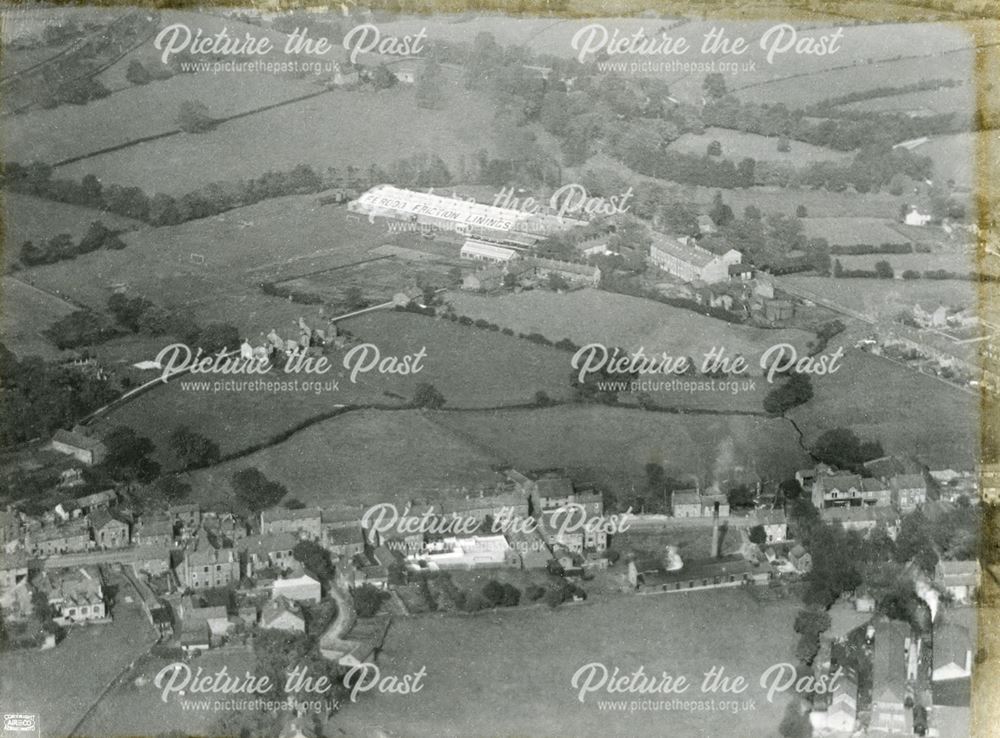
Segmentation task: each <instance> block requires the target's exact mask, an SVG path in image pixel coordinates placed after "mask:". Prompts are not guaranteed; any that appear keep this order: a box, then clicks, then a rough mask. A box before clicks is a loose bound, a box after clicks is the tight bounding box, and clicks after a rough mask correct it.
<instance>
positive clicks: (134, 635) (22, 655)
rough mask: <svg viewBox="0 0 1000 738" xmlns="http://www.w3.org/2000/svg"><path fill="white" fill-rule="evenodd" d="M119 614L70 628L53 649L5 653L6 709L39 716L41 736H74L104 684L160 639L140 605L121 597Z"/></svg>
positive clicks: (1, 662)
mask: <svg viewBox="0 0 1000 738" xmlns="http://www.w3.org/2000/svg"><path fill="white" fill-rule="evenodd" d="M114 618H115V619H114V622H112V623H111V624H109V625H93V626H84V627H81V628H71V629H70V631H69V634H68V635H67V636H66V638H65V640H64V641H63V642H62V643H60V644H59V645H57V646H56V647H55V648H53V649H51V650H49V651H41V652H39V651H34V650H32V651H9V652H7V653H0V694H2V695H3V708H4V711H5V712H27V713H33V714H35V715H37V716H38V719H39V723H40V727H41V734H42V735H46V736H66V735H70V734H71V733H72V731H73V728H74V727H75V726H76V724H77V723H78V722H79V721H80V720H81V719H82V718H83V717H84V715H85V713H86V712H87V710H88V709H89V708H90V706H91V705H92V704H93V703H94V702H95V701H96V700H97V698H98V697H99V696H100V694H101V692H102V691H103V690H104V688H105V687H106V686H108V684H109V683H110V682H111V681H112V680H113V679H114V678H116V677H117V676H118V674H119V673H120V672H121V671H122V670H123V669H125V668H126V667H127V666H128V665H129V664H130V663H132V661H133V660H134V659H136V658H137V657H138V656H140V655H141V654H143V653H145V651H146V650H147V649H148V648H149V647H150V646H151V645H152V643H153V642H154V641H155V638H154V637H152V627H151V626H150V624H149V621H148V620H146V616H145V615H144V614H143V612H142V610H141V608H140V607H139V605H138V604H135V603H126V602H119V603H118V604H117V605H116V606H115V609H114ZM98 654H99V657H98ZM136 715H137V716H141V713H138V712H137V713H136ZM91 735H100V734H99V733H93V734H91Z"/></svg>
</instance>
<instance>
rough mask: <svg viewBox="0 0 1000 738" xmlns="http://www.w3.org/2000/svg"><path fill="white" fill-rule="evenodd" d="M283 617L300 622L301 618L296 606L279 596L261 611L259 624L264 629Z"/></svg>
mask: <svg viewBox="0 0 1000 738" xmlns="http://www.w3.org/2000/svg"><path fill="white" fill-rule="evenodd" d="M284 615H291V616H292V617H294V618H296V619H298V620H302V616H301V615H300V614H299V608H298V606H297V605H295V603H293V602H291V601H290V600H289V599H287V598H286V597H282V596H280V595H279V596H278V597H275V598H274V599H273V600H270V601H269V602H268V603H267V604H265V605H264V607H263V608H262V609H261V611H260V623H261V625H263V626H264V627H265V628H266V627H267V626H269V625H271V624H272V623H274V621H275V620H277V619H278V618H280V617H282V616H284Z"/></svg>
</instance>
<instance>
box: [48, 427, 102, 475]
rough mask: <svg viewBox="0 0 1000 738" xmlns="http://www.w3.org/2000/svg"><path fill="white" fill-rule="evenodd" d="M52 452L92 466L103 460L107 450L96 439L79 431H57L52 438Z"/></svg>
mask: <svg viewBox="0 0 1000 738" xmlns="http://www.w3.org/2000/svg"><path fill="white" fill-rule="evenodd" d="M52 450H53V451H58V452H59V453H61V454H67V455H69V456H72V457H73V458H74V459H76V460H77V461H80V462H81V463H84V464H86V465H87V466H94V465H95V464H100V463H101V461H103V460H104V456H105V455H106V454H107V452H108V450H107V448H105V446H104V444H103V443H101V442H100V441H99V440H98V439H96V438H91V437H90V436H88V435H86V434H84V433H83V432H82V431H79V430H76V429H74V430H71V431H68V430H62V429H60V430H57V431H56V432H55V434H54V435H53V436H52Z"/></svg>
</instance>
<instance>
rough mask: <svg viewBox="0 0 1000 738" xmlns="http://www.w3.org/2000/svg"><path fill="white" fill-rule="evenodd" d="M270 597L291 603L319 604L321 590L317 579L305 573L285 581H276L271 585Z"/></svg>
mask: <svg viewBox="0 0 1000 738" xmlns="http://www.w3.org/2000/svg"><path fill="white" fill-rule="evenodd" d="M271 597H272V598H275V599H276V598H278V597H284V598H286V599H289V600H292V601H293V602H319V601H320V598H321V597H322V589H321V587H320V583H319V581H318V580H317V579H315V578H313V577H311V576H309V575H308V574H306V573H305V572H302V573H300V574H299V575H298V576H292V577H288V578H286V579H277V580H275V582H274V583H273V584H272V585H271Z"/></svg>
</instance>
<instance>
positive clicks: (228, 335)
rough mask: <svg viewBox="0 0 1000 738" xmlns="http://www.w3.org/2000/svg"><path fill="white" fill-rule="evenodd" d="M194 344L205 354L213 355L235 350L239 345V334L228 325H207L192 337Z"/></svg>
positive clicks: (233, 327)
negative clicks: (225, 350) (226, 350)
mask: <svg viewBox="0 0 1000 738" xmlns="http://www.w3.org/2000/svg"><path fill="white" fill-rule="evenodd" d="M194 342H195V343H196V344H197V347H198V348H200V349H201V350H202V351H203V352H205V353H206V354H215V353H218V352H220V351H222V350H224V349H230V350H232V349H236V348H237V347H238V346H239V345H240V333H239V331H238V330H236V327H235V326H232V325H229V324H228V323H209V324H208V325H206V326H205V327H204V328H202V329H200V330H199V331H198V333H197V335H196V336H194Z"/></svg>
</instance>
